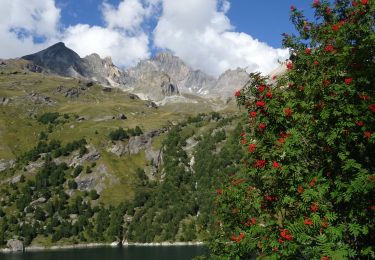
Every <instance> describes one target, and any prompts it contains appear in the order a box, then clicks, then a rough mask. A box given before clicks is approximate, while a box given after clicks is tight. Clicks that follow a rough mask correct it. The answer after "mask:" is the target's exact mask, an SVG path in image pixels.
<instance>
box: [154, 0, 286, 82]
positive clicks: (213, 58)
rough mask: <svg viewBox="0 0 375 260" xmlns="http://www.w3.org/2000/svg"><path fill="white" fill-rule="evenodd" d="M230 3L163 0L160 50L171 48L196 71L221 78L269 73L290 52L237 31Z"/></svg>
mask: <svg viewBox="0 0 375 260" xmlns="http://www.w3.org/2000/svg"><path fill="white" fill-rule="evenodd" d="M229 8H230V3H229V2H228V1H226V0H205V1H202V0H189V1H176V0H163V14H162V16H161V17H160V19H159V22H158V24H157V26H156V28H155V31H154V42H155V45H156V46H157V47H159V48H165V49H170V50H171V51H173V52H174V53H175V54H176V55H177V56H180V57H181V58H182V59H183V60H185V61H186V62H187V63H188V64H190V65H191V66H193V67H194V68H198V69H201V70H203V71H205V72H208V73H210V74H212V75H215V76H218V75H219V74H220V73H222V72H224V71H225V70H227V69H230V68H235V67H247V68H248V71H249V72H250V71H261V72H263V73H268V72H270V71H272V70H273V69H274V68H275V67H277V66H278V64H277V60H278V59H281V60H284V59H286V58H287V57H288V51H287V50H282V49H274V48H272V47H270V46H268V45H267V44H265V43H262V42H259V41H258V40H256V39H253V38H252V37H251V36H250V35H248V34H245V33H238V32H234V31H233V27H232V26H231V24H230V21H229V18H228V17H227V16H226V14H225V13H226V12H227V11H228V10H229Z"/></svg>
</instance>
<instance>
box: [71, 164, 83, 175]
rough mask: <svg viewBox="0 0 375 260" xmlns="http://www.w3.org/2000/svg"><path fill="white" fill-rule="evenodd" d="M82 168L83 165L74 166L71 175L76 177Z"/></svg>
mask: <svg viewBox="0 0 375 260" xmlns="http://www.w3.org/2000/svg"><path fill="white" fill-rule="evenodd" d="M82 170H83V166H82V165H77V167H75V168H74V171H73V177H77V176H78V175H79V174H80V173H81V172H82Z"/></svg>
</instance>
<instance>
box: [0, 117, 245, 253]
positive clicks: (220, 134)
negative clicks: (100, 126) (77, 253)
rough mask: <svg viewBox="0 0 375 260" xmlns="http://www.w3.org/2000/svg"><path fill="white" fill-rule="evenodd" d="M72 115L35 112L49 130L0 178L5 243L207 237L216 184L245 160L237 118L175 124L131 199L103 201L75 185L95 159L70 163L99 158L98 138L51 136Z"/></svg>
mask: <svg viewBox="0 0 375 260" xmlns="http://www.w3.org/2000/svg"><path fill="white" fill-rule="evenodd" d="M71 118H72V116H71V115H60V114H58V113H46V114H43V115H42V116H40V117H38V118H37V120H38V121H39V123H40V124H42V125H45V127H46V130H45V131H42V132H41V133H40V135H39V141H38V143H37V144H36V146H35V147H34V148H32V149H31V150H29V151H28V152H25V153H24V154H23V155H20V156H18V158H17V161H16V165H15V167H14V168H11V169H7V170H5V171H4V172H2V173H1V174H2V175H3V176H10V180H6V179H5V180H4V179H3V178H2V179H0V180H1V182H0V198H1V199H0V205H1V207H0V247H4V246H5V244H6V243H7V241H8V240H9V239H12V238H18V239H20V240H22V241H23V242H24V244H25V245H30V244H32V245H42V246H49V245H55V244H74V243H86V242H112V241H122V240H127V241H135V242H161V241H202V240H205V239H207V238H208V237H209V235H210V228H212V227H214V225H217V224H216V223H213V220H212V218H211V217H210V216H212V214H213V208H214V206H213V205H214V197H215V192H216V191H215V187H217V185H219V183H221V182H222V181H224V180H227V179H228V178H229V177H230V174H231V173H232V172H235V171H236V163H237V162H238V161H239V160H240V158H241V153H240V152H239V151H241V149H240V144H239V142H238V138H237V137H238V136H239V133H240V132H241V129H240V127H235V126H236V125H237V123H238V119H236V118H230V117H225V118H223V117H222V116H221V115H220V114H218V113H212V114H210V115H206V114H200V115H198V116H196V117H190V118H188V119H187V120H185V121H183V122H182V123H179V124H177V125H175V126H173V127H171V128H170V129H169V131H168V133H167V134H166V137H165V138H164V141H163V142H162V144H161V145H162V148H161V150H162V151H163V164H162V166H161V167H159V168H158V170H157V172H156V173H155V174H154V175H153V176H152V177H150V176H149V175H147V174H146V173H145V171H144V169H143V168H137V169H136V171H135V173H133V176H135V177H134V178H135V179H134V180H133V184H134V187H133V190H134V199H132V200H126V201H122V202H120V203H110V204H107V203H106V204H104V203H103V201H102V200H101V195H100V193H98V192H97V191H96V190H95V189H92V190H87V189H86V190H79V189H77V186H78V185H77V178H80V176H86V177H90V174H91V175H92V174H94V173H92V172H93V169H94V168H95V167H97V163H96V162H95V161H92V162H90V160H88V161H87V162H86V163H84V164H83V163H80V162H79V161H77V163H71V164H68V163H67V162H66V160H65V159H66V158H68V157H69V156H70V155H72V154H76V155H77V158H88V156H89V155H90V156H96V155H95V154H92V153H91V152H90V150H89V149H90V143H92V142H95V141H93V140H86V139H78V140H75V141H71V142H64V140H56V139H52V138H50V136H51V135H52V134H53V133H54V131H56V129H58V127H59V124H64V122H65V121H69V120H71ZM34 120H35V119H34ZM47 125H48V126H47ZM96 134H97V132H96ZM142 134H143V132H142V130H141V128H140V127H138V126H136V127H135V128H134V129H129V130H126V131H125V130H124V129H122V128H119V129H118V130H114V131H112V132H111V133H110V135H109V136H107V137H106V138H107V139H108V142H122V141H121V140H125V141H126V140H127V139H129V138H130V137H131V136H134V137H136V136H140V135H142ZM90 139H91V138H90ZM90 153H91V154H90ZM118 160H124V159H123V158H118ZM35 164H38V165H39V166H40V167H39V168H37V170H36V171H35V172H34V173H30V168H29V167H30V165H35ZM151 164H152V163H151ZM68 165H70V166H68ZM20 172H21V174H18V173H20ZM22 172H23V173H22ZM17 174H18V175H17ZM114 205H115V206H114Z"/></svg>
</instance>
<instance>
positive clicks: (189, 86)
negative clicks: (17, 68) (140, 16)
mask: <svg viewBox="0 0 375 260" xmlns="http://www.w3.org/2000/svg"><path fill="white" fill-rule="evenodd" d="M22 59H26V60H29V61H31V62H32V64H35V66H38V68H39V67H40V68H42V69H43V70H45V71H47V72H52V73H55V74H58V75H60V76H65V77H73V78H84V79H90V80H95V81H98V82H100V83H101V84H103V85H105V86H110V87H117V88H120V89H122V90H125V91H129V92H132V93H135V94H137V95H138V96H139V97H140V98H141V99H145V100H153V101H156V102H160V103H163V102H164V103H165V102H166V101H168V100H173V98H170V97H173V96H175V97H178V96H181V95H184V94H191V95H195V96H200V97H204V98H220V99H222V100H224V101H225V100H227V99H228V98H229V97H231V96H232V95H233V93H234V92H235V90H237V89H239V88H242V87H243V85H244V84H245V83H246V82H247V80H248V73H247V72H246V70H245V69H241V68H237V69H234V70H228V71H226V72H224V73H223V74H222V75H220V76H219V78H217V79H216V78H214V77H212V76H210V75H207V74H206V73H204V72H203V71H200V70H194V69H193V68H191V67H190V66H188V65H187V64H186V63H185V62H184V61H183V60H181V59H180V58H179V57H177V56H174V55H173V54H172V53H171V52H161V53H159V54H157V55H156V56H155V57H153V58H151V59H146V60H141V61H140V62H139V63H138V64H137V65H136V66H135V67H133V68H129V69H127V70H122V69H120V68H118V67H116V66H115V65H114V64H113V62H112V60H111V58H110V57H106V58H104V59H102V58H101V57H100V56H99V55H98V54H95V53H93V54H91V55H88V56H86V57H84V58H81V57H79V55H78V54H77V53H75V52H74V51H73V50H71V49H69V48H68V47H66V46H65V44H64V43H62V42H59V43H57V44H55V45H52V46H51V47H49V48H47V49H45V50H42V51H40V52H37V53H35V54H30V55H26V56H23V57H22ZM177 100H179V102H180V101H181V102H183V100H186V99H184V98H179V99H178V98H177Z"/></svg>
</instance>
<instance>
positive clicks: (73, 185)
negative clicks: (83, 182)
mask: <svg viewBox="0 0 375 260" xmlns="http://www.w3.org/2000/svg"><path fill="white" fill-rule="evenodd" d="M68 187H69V189H74V190H75V189H77V183H76V182H75V181H74V180H69V181H68Z"/></svg>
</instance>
